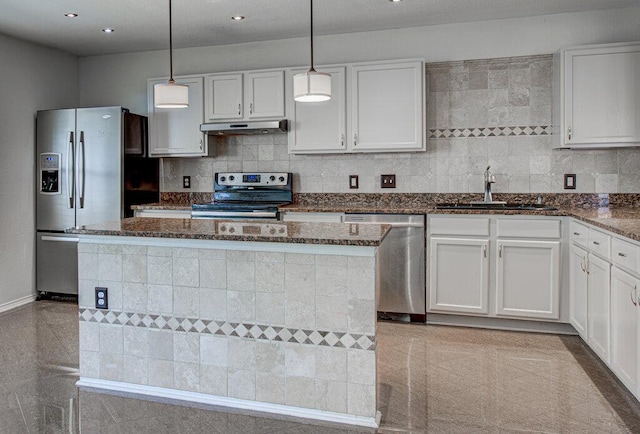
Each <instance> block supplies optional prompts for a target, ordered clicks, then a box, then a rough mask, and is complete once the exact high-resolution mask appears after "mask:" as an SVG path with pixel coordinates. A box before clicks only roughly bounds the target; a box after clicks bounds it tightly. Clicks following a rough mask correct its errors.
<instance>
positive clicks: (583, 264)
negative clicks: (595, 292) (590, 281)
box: [580, 257, 587, 273]
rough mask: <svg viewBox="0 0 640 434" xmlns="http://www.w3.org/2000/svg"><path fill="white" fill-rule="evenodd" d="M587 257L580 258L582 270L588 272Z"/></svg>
mask: <svg viewBox="0 0 640 434" xmlns="http://www.w3.org/2000/svg"><path fill="white" fill-rule="evenodd" d="M585 259H587V258H584V257H583V258H580V268H582V271H584V272H585V273H586V272H587V267H586V265H585Z"/></svg>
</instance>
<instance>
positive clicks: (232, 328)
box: [78, 309, 376, 351]
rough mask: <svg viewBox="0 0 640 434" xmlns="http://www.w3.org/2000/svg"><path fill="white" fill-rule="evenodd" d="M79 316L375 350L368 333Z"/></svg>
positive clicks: (93, 312)
mask: <svg viewBox="0 0 640 434" xmlns="http://www.w3.org/2000/svg"><path fill="white" fill-rule="evenodd" d="M78 317H79V320H80V322H93V323H101V324H112V325H124V326H132V327H142V328H150V329H161V330H171V331H176V332H189V333H202V334H212V335H220V336H227V337H239V338H244V339H254V340H267V341H280V342H292V343H298V344H306V345H316V346H317V345H319V346H325V347H336V348H350V349H356V350H367V351H373V350H375V348H376V338H375V336H373V335H368V334H357V333H340V332H332V331H323V330H306V329H296V328H287V327H274V326H270V325H262V324H255V323H247V322H228V321H213V320H203V319H199V318H183V317H178V316H172V315H155V314H142V313H135V312H122V311H115V310H109V311H106V312H105V311H102V310H99V309H79V311H78Z"/></svg>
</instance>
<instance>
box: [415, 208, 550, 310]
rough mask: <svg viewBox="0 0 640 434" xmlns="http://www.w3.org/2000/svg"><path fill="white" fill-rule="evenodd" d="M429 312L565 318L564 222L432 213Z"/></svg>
mask: <svg viewBox="0 0 640 434" xmlns="http://www.w3.org/2000/svg"><path fill="white" fill-rule="evenodd" d="M427 230H428V234H429V242H428V246H429V256H428V260H429V264H428V268H427V269H428V270H429V274H428V276H429V279H428V282H429V285H428V288H427V293H428V303H427V310H428V311H429V312H434V313H439V312H441V313H457V314H472V315H485V316H490V317H505V318H506V317H508V318H511V319H530V320H540V319H542V320H548V321H559V320H560V265H561V261H560V251H561V250H560V246H561V241H560V234H561V220H560V219H558V218H548V217H545V218H536V217H532V218H522V217H518V218H509V217H507V216H486V215H484V216H483V215H479V216H453V215H432V216H429V219H428V221H427Z"/></svg>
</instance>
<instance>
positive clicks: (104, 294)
mask: <svg viewBox="0 0 640 434" xmlns="http://www.w3.org/2000/svg"><path fill="white" fill-rule="evenodd" d="M96 309H109V294H108V289H107V288H101V287H99V286H96Z"/></svg>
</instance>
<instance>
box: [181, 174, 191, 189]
mask: <svg viewBox="0 0 640 434" xmlns="http://www.w3.org/2000/svg"><path fill="white" fill-rule="evenodd" d="M182 188H191V177H190V176H183V177H182Z"/></svg>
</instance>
